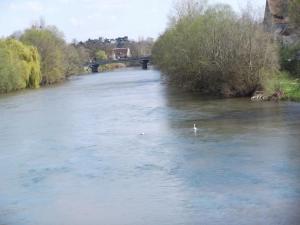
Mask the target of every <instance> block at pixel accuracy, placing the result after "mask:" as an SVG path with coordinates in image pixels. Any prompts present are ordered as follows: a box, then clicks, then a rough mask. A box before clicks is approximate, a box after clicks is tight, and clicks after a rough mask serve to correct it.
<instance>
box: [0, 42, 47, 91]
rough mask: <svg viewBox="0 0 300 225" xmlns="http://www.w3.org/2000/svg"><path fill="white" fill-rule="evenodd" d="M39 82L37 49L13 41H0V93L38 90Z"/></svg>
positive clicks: (39, 72)
mask: <svg viewBox="0 0 300 225" xmlns="http://www.w3.org/2000/svg"><path fill="white" fill-rule="evenodd" d="M40 81H41V71H40V57H39V54H38V51H37V49H36V48H34V47H32V46H26V45H24V44H22V43H21V42H19V41H17V40H14V39H7V40H0V93H3V92H9V91H14V90H19V89H23V88H38V87H39V84H40Z"/></svg>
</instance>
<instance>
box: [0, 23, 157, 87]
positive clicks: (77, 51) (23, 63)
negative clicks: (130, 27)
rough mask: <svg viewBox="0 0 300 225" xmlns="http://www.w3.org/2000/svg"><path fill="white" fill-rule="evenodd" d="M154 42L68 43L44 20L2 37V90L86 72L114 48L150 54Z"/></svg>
mask: <svg viewBox="0 0 300 225" xmlns="http://www.w3.org/2000/svg"><path fill="white" fill-rule="evenodd" d="M153 43H154V42H153V39H151V38H148V39H143V38H141V39H140V40H138V41H132V40H129V38H128V37H127V36H125V37H118V38H115V39H108V38H102V37H100V38H98V39H89V40H87V41H84V42H83V41H81V42H77V41H76V40H74V41H73V42H72V43H70V44H68V43H67V42H66V41H65V39H64V35H63V33H62V32H61V31H59V30H58V29H57V28H56V27H55V26H46V25H45V22H44V21H43V20H42V19H41V20H40V21H39V22H36V23H35V24H34V25H32V26H31V27H30V28H28V29H26V30H24V31H18V32H15V33H14V34H12V35H11V36H10V37H8V38H5V39H0V93H7V92H10V91H16V90H20V89H24V88H38V87H40V86H43V85H50V84H54V83H58V82H61V81H64V80H65V79H66V78H67V77H69V76H71V75H76V74H82V73H85V72H86V71H85V66H86V65H87V64H88V63H89V62H90V61H92V60H106V59H108V57H109V56H110V54H111V52H112V49H113V48H117V47H124V48H130V49H131V52H132V56H140V55H146V54H150V53H151V48H152V46H153ZM114 67H119V65H115V66H114ZM114 67H112V66H111V67H107V68H106V69H110V68H114Z"/></svg>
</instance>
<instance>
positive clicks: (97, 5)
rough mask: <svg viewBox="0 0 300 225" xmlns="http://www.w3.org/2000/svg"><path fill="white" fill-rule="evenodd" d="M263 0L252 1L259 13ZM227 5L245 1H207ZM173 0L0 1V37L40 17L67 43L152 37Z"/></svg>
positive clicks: (164, 23)
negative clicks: (74, 39)
mask: <svg viewBox="0 0 300 225" xmlns="http://www.w3.org/2000/svg"><path fill="white" fill-rule="evenodd" d="M265 1H266V0H252V1H251V3H252V5H253V6H255V7H257V8H258V10H259V11H260V12H261V13H263V8H264V5H265ZM209 2H210V3H216V2H220V3H227V4H230V5H232V7H233V8H234V9H235V10H239V9H240V8H241V7H245V5H246V3H247V1H246V0H210V1H209ZM172 7H173V0H0V10H1V11H0V37H5V36H8V35H10V34H12V33H13V32H14V31H17V30H23V29H25V28H27V27H29V26H30V25H31V24H32V23H33V22H34V21H37V20H39V18H41V17H43V18H44V19H45V21H46V24H50V25H56V26H57V27H58V28H59V29H60V30H61V31H63V32H64V34H65V37H66V38H67V40H68V41H71V40H72V39H73V38H76V39H77V40H87V39H88V38H98V37H100V36H102V37H108V38H114V37H119V36H129V38H130V39H138V38H139V37H154V38H156V37H157V36H158V35H159V34H160V33H162V32H163V31H164V30H165V28H166V26H167V23H168V15H169V14H170V11H171V9H172Z"/></svg>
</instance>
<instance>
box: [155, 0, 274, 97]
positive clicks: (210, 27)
mask: <svg viewBox="0 0 300 225" xmlns="http://www.w3.org/2000/svg"><path fill="white" fill-rule="evenodd" d="M185 2H186V1H183V3H185ZM191 2H192V3H194V2H196V1H194V0H193V1H189V3H191ZM198 8H199V11H194V10H195V7H191V6H190V5H187V6H186V5H184V7H183V10H181V11H180V10H179V12H182V13H180V14H177V16H178V17H177V19H176V22H175V24H172V25H171V26H170V27H169V28H168V29H167V30H166V32H165V33H164V34H163V35H162V36H161V37H159V39H158V41H157V42H156V43H155V45H154V47H153V51H152V56H153V58H154V62H155V63H156V64H157V66H158V67H159V68H160V69H161V70H162V71H163V72H164V74H166V76H167V78H168V80H169V81H170V82H172V83H174V84H176V85H178V86H180V87H183V88H185V89H188V90H191V91H198V92H202V93H203V94H210V95H222V96H226V97H230V96H247V95H251V94H252V93H253V92H254V91H255V90H256V89H259V88H261V87H262V86H263V85H264V82H265V79H267V76H266V74H270V73H272V72H273V71H276V70H277V68H278V55H277V48H276V45H275V44H274V43H272V41H271V38H270V37H269V36H268V34H266V33H264V32H263V30H262V27H261V26H260V24H259V23H257V22H256V21H255V20H252V19H251V18H250V17H245V16H241V17H239V16H238V15H236V14H235V13H234V12H233V10H232V9H231V8H230V7H229V6H227V5H217V6H211V7H207V8H206V7H205V6H203V7H201V6H199V5H198ZM196 9H197V8H196Z"/></svg>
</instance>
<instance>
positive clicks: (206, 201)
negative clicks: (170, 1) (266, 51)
mask: <svg viewBox="0 0 300 225" xmlns="http://www.w3.org/2000/svg"><path fill="white" fill-rule="evenodd" d="M194 123H196V124H197V127H198V128H199V130H198V132H197V133H194V131H193V129H192V128H193V124H194ZM142 133H144V135H141V134H142ZM0 160H1V161H0V162H1V163H0V225H202V224H203V225H215V224H224V225H228V224H230V225H259V224H262V225H269V224H270V225H271V224H272V225H274V224H276V225H277V224H278V225H279V224H287V225H298V224H300V104H297V103H288V102H282V103H272V102H268V103H253V102H250V101H249V100H248V99H228V100H218V99H203V98H201V97H199V96H197V95H190V94H187V93H183V92H179V91H176V90H173V89H171V88H168V87H167V86H166V85H165V84H164V83H163V82H162V80H161V77H160V73H159V72H158V71H154V70H148V71H142V70H138V69H127V70H121V71H115V72H109V73H102V74H93V75H86V76H80V77H74V78H72V79H71V80H70V81H68V82H66V83H64V84H62V85H58V86H53V87H49V88H42V89H39V90H34V91H23V92H18V93H14V94H10V95H4V96H1V97H0Z"/></svg>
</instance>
